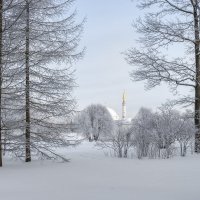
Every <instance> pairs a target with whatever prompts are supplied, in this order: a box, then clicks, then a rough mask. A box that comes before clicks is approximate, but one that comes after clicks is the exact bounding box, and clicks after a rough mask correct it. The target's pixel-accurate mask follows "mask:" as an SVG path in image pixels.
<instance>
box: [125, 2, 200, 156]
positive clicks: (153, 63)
mask: <svg viewBox="0 0 200 200" xmlns="http://www.w3.org/2000/svg"><path fill="white" fill-rule="evenodd" d="M138 6H139V7H140V8H141V9H149V10H148V13H147V14H146V15H145V17H144V19H138V20H137V22H136V23H135V28H136V30H137V31H138V33H139V34H140V35H141V37H140V38H139V43H140V44H141V45H142V50H141V49H136V48H132V49H130V50H128V51H127V52H126V59H127V61H128V63H129V64H131V65H134V66H136V67H137V68H136V69H135V70H133V71H132V73H131V78H132V79H133V80H134V81H146V83H147V84H146V86H147V88H153V87H155V86H157V85H160V83H161V82H165V83H168V84H169V85H170V86H171V88H172V89H174V90H176V89H177V87H178V86H184V87H189V88H192V91H194V93H193V94H194V95H193V96H192V98H191V96H188V97H186V98H183V99H182V102H184V103H185V102H187V103H188V102H189V103H190V102H192V103H194V111H195V112H194V113H195V114H194V120H195V125H196V128H197V131H196V134H195V151H196V152H198V153H200V61H199V59H200V51H199V50H200V32H199V28H200V27H199V22H200V21H199V16H200V2H199V1H198V0H160V1H157V0H146V1H142V0H140V1H139V4H138ZM176 44H180V46H181V47H184V48H185V49H186V52H185V55H184V56H182V57H181V56H179V57H176V58H171V57H170V56H167V55H164V53H163V52H164V51H163V49H164V48H165V47H166V48H168V47H171V46H173V45H176ZM164 50H165V51H166V49H164ZM181 51H182V48H181ZM191 99H192V100H191Z"/></svg>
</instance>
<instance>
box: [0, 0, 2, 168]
mask: <svg viewBox="0 0 200 200" xmlns="http://www.w3.org/2000/svg"><path fill="white" fill-rule="evenodd" d="M2 35H3V0H0V167H2V165H3V162H2V81H3V80H2V48H3V42H2V38H3V36H2Z"/></svg>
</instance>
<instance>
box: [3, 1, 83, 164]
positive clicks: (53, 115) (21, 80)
mask: <svg viewBox="0 0 200 200" xmlns="http://www.w3.org/2000/svg"><path fill="white" fill-rule="evenodd" d="M73 2H74V1H73V0H0V166H2V155H3V154H6V153H8V154H12V155H15V156H17V157H20V158H23V159H25V161H26V162H30V161H31V156H32V155H37V156H41V157H46V158H55V157H57V156H58V155H57V154H55V153H54V152H53V149H52V148H54V147H57V146H60V145H69V143H68V141H66V140H65V139H64V137H63V135H62V133H63V131H64V130H66V128H67V123H66V122H67V119H69V117H70V115H71V114H72V113H73V112H74V108H75V100H74V99H73V98H72V90H73V88H74V87H75V81H74V76H73V70H72V68H71V65H72V63H73V62H75V61H77V60H78V59H80V58H81V56H82V53H83V51H82V50H81V49H79V41H80V35H81V32H82V28H83V22H80V23H77V22H76V12H75V11H71V6H72V5H73Z"/></svg>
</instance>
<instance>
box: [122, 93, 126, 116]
mask: <svg viewBox="0 0 200 200" xmlns="http://www.w3.org/2000/svg"><path fill="white" fill-rule="evenodd" d="M122 119H126V93H125V91H124V93H123V97H122Z"/></svg>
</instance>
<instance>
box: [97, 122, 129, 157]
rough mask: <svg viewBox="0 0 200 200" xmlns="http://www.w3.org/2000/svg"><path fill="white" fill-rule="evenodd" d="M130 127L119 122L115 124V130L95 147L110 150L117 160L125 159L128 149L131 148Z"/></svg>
mask: <svg viewBox="0 0 200 200" xmlns="http://www.w3.org/2000/svg"><path fill="white" fill-rule="evenodd" d="M132 133H133V132H132V130H131V128H130V127H127V126H126V125H124V124H123V123H121V122H119V123H116V124H115V128H114V130H113V131H112V132H110V133H109V135H108V136H107V137H106V138H103V139H101V140H99V141H98V143H97V145H98V146H100V147H102V148H105V149H110V150H112V151H113V153H114V156H116V157H118V158H123V157H124V158H127V157H128V154H129V150H130V148H131V147H132V146H133V137H132V136H133V135H132Z"/></svg>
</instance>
